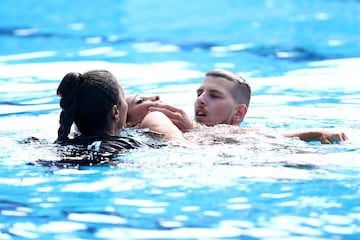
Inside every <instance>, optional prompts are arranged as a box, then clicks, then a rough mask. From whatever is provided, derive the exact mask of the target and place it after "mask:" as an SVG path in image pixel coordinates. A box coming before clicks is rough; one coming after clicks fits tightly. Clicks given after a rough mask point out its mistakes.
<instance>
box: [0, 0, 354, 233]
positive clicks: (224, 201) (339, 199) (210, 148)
mask: <svg viewBox="0 0 360 240" xmlns="http://www.w3.org/2000/svg"><path fill="white" fill-rule="evenodd" d="M359 10H360V2H359V1H355V0H343V1H331V0H316V1H313V0H312V1H311V0H304V1H295V0H294V1H292V0H290V1H281V0H277V1H276V0H272V1H271V0H267V1H266V0H255V1H251V3H250V1H235V0H225V1H221V2H219V1H215V0H210V1H209V0H208V1H188V2H187V1H174V0H167V1H165V0H163V1H151V0H132V1H126V0H122V1H115V0H105V1H99V2H96V3H95V2H89V1H81V0H77V1H64V0H57V1H50V2H49V1H34V0H29V1H20V2H19V1H10V0H3V1H2V8H1V9H0V16H1V19H2V21H1V23H0V43H1V46H2V48H1V50H0V86H1V88H0V126H1V127H0V141H1V146H0V165H1V173H0V186H1V192H0V239H211V238H215V239H223V238H226V239H357V238H359V237H360V207H359V205H358V202H359V201H360V180H359V176H360V165H359V163H358V159H359V146H360V144H359V140H358V136H359V132H360V131H359V126H360V124H359V123H360V120H359V117H358V114H357V113H358V112H359V103H360V101H359V93H360V82H359V77H358V76H359V73H360V70H359V66H360V39H359V38H360V34H359V33H360V32H359V31H360V30H359V28H358V25H359V23H360V15H359V14H358V13H359ZM216 67H222V68H228V69H230V70H233V71H236V72H240V73H241V74H242V75H244V76H245V78H246V79H247V80H248V82H249V83H250V85H251V86H252V89H253V97H252V100H251V105H250V109H249V112H248V114H247V116H246V118H245V122H244V123H243V129H244V130H242V132H241V133H240V134H236V135H234V134H233V133H232V132H231V131H230V132H226V131H225V130H224V129H221V128H219V129H215V130H214V132H212V133H211V134H212V135H211V137H212V138H217V139H220V140H221V141H223V142H227V143H226V144H216V145H211V144H210V143H209V144H207V142H206V141H204V142H205V143H204V145H203V149H202V150H201V151H200V150H196V151H194V150H192V149H184V148H174V147H164V148H162V149H153V150H151V151H142V150H139V151H134V152H130V153H129V154H126V155H125V156H123V157H121V158H119V163H120V164H119V165H118V166H116V167H114V166H112V167H108V166H94V167H82V168H80V169H77V168H65V169H61V168H60V169H59V168H51V167H42V166H33V165H30V164H29V163H32V162H34V161H36V160H38V159H52V158H53V157H55V154H54V149H53V148H52V147H39V145H38V144H31V143H30V144H24V141H25V140H26V139H27V138H28V137H29V136H36V137H38V138H40V139H41V140H43V141H44V142H52V141H53V140H54V139H55V138H56V131H57V127H58V114H59V109H58V108H59V106H58V98H57V97H56V96H55V91H56V87H57V85H58V83H59V81H60V79H61V78H62V77H63V76H64V74H65V73H67V72H70V71H77V72H83V71H85V70H88V69H93V68H105V69H108V70H110V71H112V72H113V73H114V74H115V75H116V76H117V77H118V79H119V80H120V83H121V84H122V85H123V86H124V88H125V93H126V94H132V93H144V94H160V95H161V97H162V99H163V100H164V101H166V102H169V103H171V104H174V105H176V106H178V107H181V108H184V109H185V110H186V111H187V112H188V113H189V115H190V116H193V115H192V114H193V112H192V108H193V100H194V99H195V96H196V94H195V90H196V88H197V86H198V84H199V83H200V81H201V80H202V77H203V74H204V73H205V72H206V71H208V70H210V69H212V68H216ZM252 127H258V128H259V129H261V130H260V131H259V132H257V131H255V132H254V131H251V129H252ZM306 128H329V129H334V128H336V129H341V130H344V131H345V132H346V133H347V134H348V136H349V138H350V139H351V140H350V141H349V142H347V143H344V144H336V145H320V144H319V143H316V142H314V143H304V142H301V141H298V140H296V139H283V138H280V137H279V138H272V137H269V136H268V135H267V133H268V130H269V131H270V130H271V131H278V130H298V129H306ZM264 129H265V130H264ZM262 131H264V132H265V133H264V134H263V132H262ZM219 132H222V134H221V135H220V134H218V133H219ZM197 137H198V138H199V139H201V138H202V137H203V139H202V140H204V139H205V138H206V137H209V136H208V135H206V136H204V135H201V134H199V135H198V136H197ZM221 141H220V142H221ZM209 142H211V141H209Z"/></svg>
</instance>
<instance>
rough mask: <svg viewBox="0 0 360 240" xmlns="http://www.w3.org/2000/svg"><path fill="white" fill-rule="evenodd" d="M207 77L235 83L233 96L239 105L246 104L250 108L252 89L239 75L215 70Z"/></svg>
mask: <svg viewBox="0 0 360 240" xmlns="http://www.w3.org/2000/svg"><path fill="white" fill-rule="evenodd" d="M206 76H213V77H221V78H225V79H227V80H229V81H232V82H233V83H235V88H233V90H232V92H231V94H232V96H233V98H234V100H235V101H236V102H237V103H241V104H246V105H247V106H249V103H250V97H251V88H250V86H249V84H248V83H247V82H246V80H245V79H244V78H242V77H241V76H240V75H239V74H236V73H234V72H231V71H228V70H225V69H214V70H211V71H209V72H207V73H206Z"/></svg>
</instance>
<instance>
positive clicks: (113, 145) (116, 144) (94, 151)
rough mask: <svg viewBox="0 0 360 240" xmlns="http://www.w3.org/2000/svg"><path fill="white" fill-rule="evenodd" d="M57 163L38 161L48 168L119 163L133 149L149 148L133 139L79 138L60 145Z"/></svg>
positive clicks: (107, 137)
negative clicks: (122, 156) (118, 158)
mask: <svg viewBox="0 0 360 240" xmlns="http://www.w3.org/2000/svg"><path fill="white" fill-rule="evenodd" d="M59 145H60V146H59V147H58V156H59V157H60V158H61V159H60V160H56V161H48V160H38V161H37V164H41V165H47V166H60V167H68V166H92V165H112V164H117V163H119V162H118V161H117V160H116V159H114V158H116V157H118V156H121V155H123V154H125V153H126V152H128V151H129V150H131V149H137V148H142V147H148V145H145V144H143V143H141V142H139V141H137V140H135V139H133V138H131V137H124V136H110V135H105V136H87V137H84V136H78V137H75V138H73V139H67V140H65V141H62V142H60V143H59Z"/></svg>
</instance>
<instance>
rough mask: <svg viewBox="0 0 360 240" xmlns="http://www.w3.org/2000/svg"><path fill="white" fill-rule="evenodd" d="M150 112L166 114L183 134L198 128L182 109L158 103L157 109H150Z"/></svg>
mask: <svg viewBox="0 0 360 240" xmlns="http://www.w3.org/2000/svg"><path fill="white" fill-rule="evenodd" d="M149 111H150V112H154V111H159V112H162V113H164V114H165V115H166V116H167V117H168V118H169V119H170V120H171V121H172V122H173V124H174V125H175V126H177V127H178V128H179V129H180V130H181V131H182V132H184V131H187V130H189V129H191V128H194V127H195V126H196V124H195V123H194V122H193V121H192V120H191V119H190V118H189V117H188V115H187V114H186V113H185V112H184V111H183V110H182V109H179V108H176V107H173V106H170V105H168V104H164V103H158V104H157V106H156V107H150V108H149Z"/></svg>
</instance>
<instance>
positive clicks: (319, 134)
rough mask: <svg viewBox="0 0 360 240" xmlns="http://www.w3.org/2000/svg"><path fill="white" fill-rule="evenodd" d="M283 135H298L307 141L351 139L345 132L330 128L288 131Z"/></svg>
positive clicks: (332, 141) (326, 141)
mask: <svg viewBox="0 0 360 240" xmlns="http://www.w3.org/2000/svg"><path fill="white" fill-rule="evenodd" d="M282 135H283V136H284V137H298V138H299V139H301V140H303V141H306V142H310V141H320V142H321V143H322V144H332V143H337V142H338V143H339V142H344V141H347V140H349V138H348V137H347V136H346V134H345V133H343V132H338V131H329V130H313V131H303V132H293V133H290V132H286V133H283V134H282Z"/></svg>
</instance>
